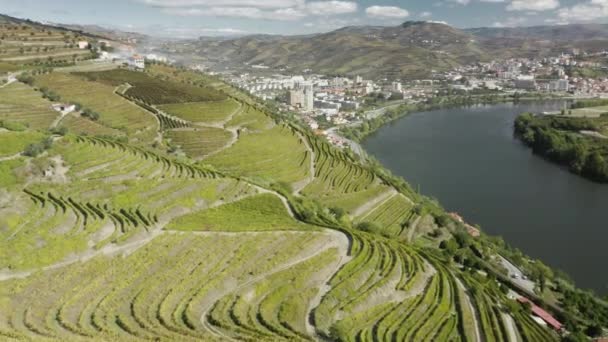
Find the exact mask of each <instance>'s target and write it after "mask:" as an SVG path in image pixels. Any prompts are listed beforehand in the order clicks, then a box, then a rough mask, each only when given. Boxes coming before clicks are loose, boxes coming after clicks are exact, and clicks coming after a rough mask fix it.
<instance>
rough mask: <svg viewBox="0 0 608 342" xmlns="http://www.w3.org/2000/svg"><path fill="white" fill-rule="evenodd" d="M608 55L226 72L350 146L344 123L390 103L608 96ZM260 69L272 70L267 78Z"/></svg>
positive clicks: (242, 86) (227, 76)
mask: <svg viewBox="0 0 608 342" xmlns="http://www.w3.org/2000/svg"><path fill="white" fill-rule="evenodd" d="M607 56H608V52H607V51H603V52H600V53H593V54H591V53H586V52H581V51H580V50H577V49H574V50H573V51H570V52H568V53H562V54H561V55H559V56H556V57H549V58H540V59H508V60H504V61H491V62H487V63H475V64H471V65H467V66H463V67H459V68H456V69H454V70H451V71H448V72H443V73H434V74H433V76H432V78H430V79H425V80H389V79H381V80H368V79H364V78H363V77H361V76H355V77H352V78H351V77H346V76H342V77H329V76H325V75H319V74H312V73H306V74H304V75H283V74H273V75H268V67H265V66H262V65H255V66H251V68H250V70H251V72H249V73H243V72H231V71H222V72H220V73H218V75H220V76H221V77H222V78H223V79H224V80H225V81H227V82H229V83H231V84H232V85H234V86H235V87H237V88H240V89H241V90H244V91H247V92H248V93H250V94H252V95H254V96H257V97H258V98H260V99H261V100H265V101H269V102H272V103H275V104H276V105H277V107H278V108H279V109H280V110H281V111H282V112H285V113H287V112H290V113H295V114H296V115H297V117H299V118H300V119H301V120H302V121H303V122H304V123H305V124H306V125H308V126H309V127H310V128H311V129H313V130H315V131H316V132H318V133H319V134H322V135H326V136H327V138H328V140H329V141H330V142H332V143H333V144H334V145H336V146H340V147H346V146H351V145H352V142H350V141H348V140H347V139H344V138H341V137H340V136H338V135H336V134H333V133H334V132H335V130H336V128H339V127H341V126H344V125H357V124H359V123H361V122H362V121H363V120H365V119H370V118H373V117H375V116H378V115H381V114H382V113H383V111H382V107H390V106H395V105H398V104H417V103H426V102H428V101H430V100H431V99H433V98H438V97H442V96H445V95H446V94H457V95H471V96H483V95H495V96H511V97H513V96H516V97H526V96H534V97H552V98H572V99H576V98H579V99H580V98H604V97H608V67H606V66H605V64H602V63H601V61H602V60H605V59H606V58H607ZM197 67H198V68H200V66H197ZM260 70H262V71H264V72H263V73H262V74H261V75H260V73H259V72H258V71H260Z"/></svg>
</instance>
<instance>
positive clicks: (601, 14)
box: [555, 0, 608, 23]
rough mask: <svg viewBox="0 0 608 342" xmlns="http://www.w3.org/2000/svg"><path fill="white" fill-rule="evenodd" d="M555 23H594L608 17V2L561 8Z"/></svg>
mask: <svg viewBox="0 0 608 342" xmlns="http://www.w3.org/2000/svg"><path fill="white" fill-rule="evenodd" d="M557 16H558V19H555V22H558V23H567V22H573V21H574V22H581V21H592V20H596V19H600V18H605V17H607V16H608V0H591V1H590V2H588V3H583V4H577V5H574V6H572V7H565V8H560V9H559V10H558V12H557Z"/></svg>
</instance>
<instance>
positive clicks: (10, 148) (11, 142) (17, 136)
mask: <svg viewBox="0 0 608 342" xmlns="http://www.w3.org/2000/svg"><path fill="white" fill-rule="evenodd" d="M44 136H45V135H44V134H42V133H40V132H29V131H28V132H0V158H1V157H7V156H12V155H15V154H17V153H21V152H23V150H25V148H26V147H27V145H29V144H33V143H38V142H40V141H41V140H42V138H43V137H44Z"/></svg>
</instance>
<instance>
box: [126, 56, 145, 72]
mask: <svg viewBox="0 0 608 342" xmlns="http://www.w3.org/2000/svg"><path fill="white" fill-rule="evenodd" d="M129 64H130V65H132V66H134V67H135V68H137V69H145V68H146V59H145V58H144V56H141V55H133V56H132V57H131V58H129Z"/></svg>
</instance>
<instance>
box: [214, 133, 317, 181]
mask: <svg viewBox="0 0 608 342" xmlns="http://www.w3.org/2000/svg"><path fill="white" fill-rule="evenodd" d="M204 163H205V164H210V165H213V166H215V167H216V168H218V169H220V170H223V171H227V172H230V173H233V174H238V175H243V176H248V177H254V178H258V179H260V180H261V181H263V182H270V181H272V180H274V181H281V182H286V183H295V182H298V181H301V180H303V179H305V178H306V177H307V176H308V165H309V163H310V153H309V152H308V151H307V150H306V146H305V145H304V143H303V142H302V141H301V140H300V139H299V138H297V136H295V135H294V133H293V132H292V131H291V130H290V129H289V128H286V127H284V126H276V127H275V128H272V129H270V130H267V131H264V132H261V133H247V134H244V133H243V134H241V136H240V137H239V140H238V142H237V143H236V144H234V145H233V146H232V147H230V148H228V149H226V150H223V151H222V152H221V153H219V154H216V155H213V156H211V157H209V158H207V159H205V160H204Z"/></svg>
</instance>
